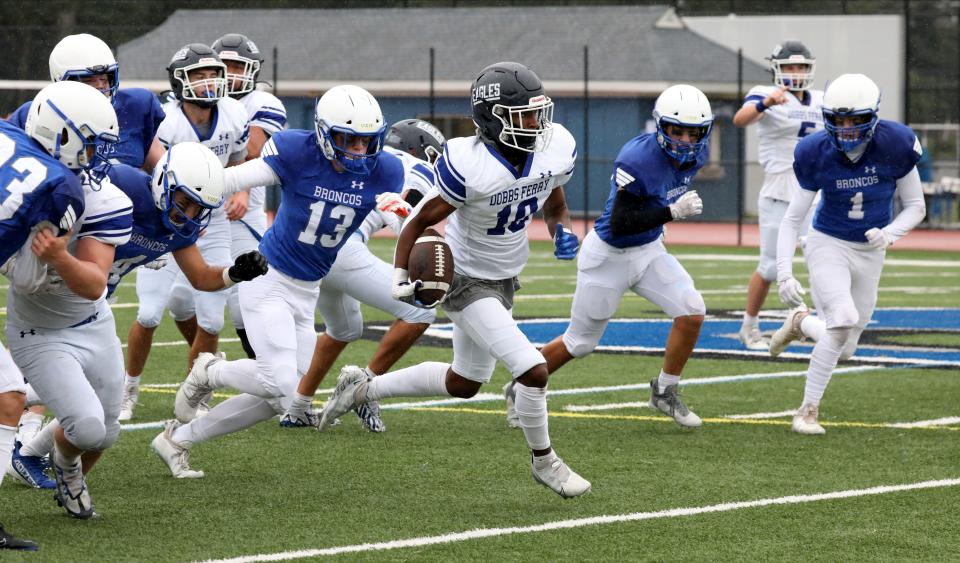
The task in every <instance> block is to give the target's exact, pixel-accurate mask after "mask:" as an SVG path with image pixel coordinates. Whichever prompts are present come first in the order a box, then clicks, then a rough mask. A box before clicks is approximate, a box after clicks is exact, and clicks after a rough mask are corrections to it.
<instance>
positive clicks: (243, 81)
mask: <svg viewBox="0 0 960 563" xmlns="http://www.w3.org/2000/svg"><path fill="white" fill-rule="evenodd" d="M211 47H212V48H213V50H214V51H215V52H216V53H217V55H219V56H220V60H221V61H224V62H226V61H237V62H238V63H241V64H243V65H244V66H243V74H233V73H230V72H227V92H228V93H229V94H230V97H232V98H242V97H243V96H244V95H245V94H249V93H250V92H253V89H254V88H256V87H257V77H259V76H260V67H261V66H262V65H263V55H261V54H260V49H258V48H257V44H256V43H254V42H253V41H250V39H248V38H247V36H246V35H240V34H239V33H228V34H226V35H224V36H223V37H221V38H220V39H217V40H216V41H214V42H213V45H212V46H211Z"/></svg>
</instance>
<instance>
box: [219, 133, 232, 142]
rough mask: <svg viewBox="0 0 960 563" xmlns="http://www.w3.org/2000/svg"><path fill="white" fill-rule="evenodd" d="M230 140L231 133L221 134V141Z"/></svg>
mask: <svg viewBox="0 0 960 563" xmlns="http://www.w3.org/2000/svg"><path fill="white" fill-rule="evenodd" d="M229 138H230V133H220V140H221V141H223V140H226V139H229Z"/></svg>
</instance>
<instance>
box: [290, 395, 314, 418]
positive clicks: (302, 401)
mask: <svg viewBox="0 0 960 563" xmlns="http://www.w3.org/2000/svg"><path fill="white" fill-rule="evenodd" d="M312 404H313V396H312V395H301V394H300V393H294V395H293V402H292V403H291V404H290V408H289V409H287V412H288V413H290V414H303V413H305V412H307V411H308V410H310V406H311V405H312Z"/></svg>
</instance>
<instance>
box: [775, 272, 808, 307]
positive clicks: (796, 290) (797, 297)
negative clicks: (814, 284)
mask: <svg viewBox="0 0 960 563" xmlns="http://www.w3.org/2000/svg"><path fill="white" fill-rule="evenodd" d="M777 285H779V286H780V287H779V292H780V301H783V304H784V305H787V306H788V307H790V308H793V307H799V306H800V305H801V304H802V303H803V296H804V295H806V294H807V292H806V291H804V289H803V286H802V285H800V282H798V281H797V278H795V277H793V276H790V277H789V278H784V279H782V280H780V281H778V282H777Z"/></svg>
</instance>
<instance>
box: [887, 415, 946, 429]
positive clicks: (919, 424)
mask: <svg viewBox="0 0 960 563" xmlns="http://www.w3.org/2000/svg"><path fill="white" fill-rule="evenodd" d="M951 424H960V416H947V417H944V418H935V419H933V420H918V421H916V422H894V423H892V424H888V425H887V426H889V427H890V428H929V427H931V426H949V425H951Z"/></svg>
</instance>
